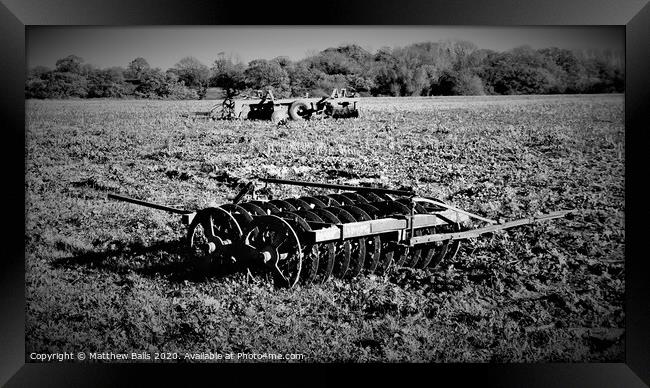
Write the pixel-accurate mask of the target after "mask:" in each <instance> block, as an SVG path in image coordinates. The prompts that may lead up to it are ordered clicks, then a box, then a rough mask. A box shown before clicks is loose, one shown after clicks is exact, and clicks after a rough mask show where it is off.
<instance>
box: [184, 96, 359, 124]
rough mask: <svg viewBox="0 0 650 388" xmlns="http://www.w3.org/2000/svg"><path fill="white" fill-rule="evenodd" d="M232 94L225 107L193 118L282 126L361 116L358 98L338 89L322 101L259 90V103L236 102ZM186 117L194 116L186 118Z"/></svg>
mask: <svg viewBox="0 0 650 388" xmlns="http://www.w3.org/2000/svg"><path fill="white" fill-rule="evenodd" d="M235 97H236V95H235V93H233V92H229V93H227V95H226V98H225V99H224V100H223V101H222V102H221V104H217V105H214V106H213V107H212V108H211V109H210V110H209V111H207V112H194V113H193V115H192V116H191V117H194V118H204V119H216V118H218V119H222V120H231V119H240V118H247V119H249V120H271V121H272V122H274V123H280V122H283V121H286V120H288V119H292V120H307V119H315V118H323V117H333V118H351V117H359V110H358V108H357V103H358V102H359V100H358V99H356V98H353V97H350V96H349V95H348V93H347V90H346V89H340V90H339V89H334V90H333V91H332V94H330V95H329V96H324V97H321V98H302V99H295V98H285V99H276V98H275V96H274V95H273V92H272V91H271V90H267V91H266V92H265V93H263V92H262V91H257V98H259V100H257V101H255V100H253V99H249V98H248V97H245V98H244V99H235ZM186 117H190V116H189V115H186Z"/></svg>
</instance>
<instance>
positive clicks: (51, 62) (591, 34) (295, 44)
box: [26, 26, 625, 70]
mask: <svg viewBox="0 0 650 388" xmlns="http://www.w3.org/2000/svg"><path fill="white" fill-rule="evenodd" d="M447 39H451V40H467V41H470V42H473V43H475V44H476V45H477V46H478V47H479V48H486V49H492V50H496V51H505V50H509V49H512V48H514V47H517V46H522V45H528V46H531V47H532V48H545V47H560V48H568V49H612V50H616V51H619V52H621V53H622V52H623V50H624V46H625V31H624V28H623V27H621V26H576V27H565V26H561V27H554V26H549V27H529V26H526V27H463V26H457V27H447V26H445V27H436V26H410V27H404V26H395V27H392V26H359V27H354V26H323V27H319V26H267V27H265V26H254V27H252V26H251V27H249V26H187V27H182V26H146V27H118V26H116V27H69V26H65V27H52V26H43V27H39V26H28V27H27V29H26V46H27V47H26V55H27V67H28V68H31V67H34V66H38V65H41V66H47V67H50V68H53V67H54V66H55V63H56V61H57V60H58V59H60V58H63V57H66V56H68V55H70V54H74V55H77V56H79V57H81V58H83V59H84V63H89V64H92V65H94V66H95V67H98V68H106V67H111V66H123V67H126V66H127V65H128V63H129V62H131V61H132V60H133V59H135V58H137V57H143V58H145V59H146V60H147V62H149V64H150V65H151V66H152V67H160V68H161V69H163V70H166V69H168V68H170V67H172V66H174V64H176V63H177V62H178V61H179V60H180V59H181V58H183V57H186V56H193V57H195V58H197V59H199V60H200V61H201V62H202V63H204V64H205V65H208V66H210V65H211V64H212V63H213V62H214V60H215V59H216V58H217V55H218V54H219V53H221V52H222V53H225V54H226V55H227V56H232V57H233V58H235V59H238V60H240V61H242V62H249V61H251V60H253V59H258V58H263V59H271V58H275V57H278V56H287V57H289V58H291V59H292V60H299V59H302V58H304V57H306V56H308V55H310V54H313V53H316V52H318V51H321V50H324V49H326V48H328V47H336V46H340V45H342V44H358V45H359V46H361V47H363V48H365V49H366V50H368V51H370V52H372V53H374V52H375V51H376V50H377V49H379V48H381V47H384V46H387V47H391V48H393V47H403V46H407V45H409V44H412V43H418V42H426V41H433V42H436V41H440V40H447Z"/></svg>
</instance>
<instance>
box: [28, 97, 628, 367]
mask: <svg viewBox="0 0 650 388" xmlns="http://www.w3.org/2000/svg"><path fill="white" fill-rule="evenodd" d="M623 102H624V101H623V96H622V95H596V96H523V97H522V96H513V97H446V98H375V99H362V102H361V104H360V105H361V109H362V112H361V117H360V118H358V119H351V120H322V121H313V122H291V123H290V124H289V127H276V126H274V125H272V124H271V123H270V122H249V121H230V122H219V121H216V122H192V121H190V120H188V119H185V118H182V117H180V115H181V114H182V113H187V112H191V111H201V110H207V109H208V108H209V107H210V106H211V105H212V102H210V101H182V102H181V101H140V100H137V101H115V100H91V101H34V100H29V101H27V103H26V104H27V105H26V112H27V113H26V150H25V152H26V184H25V192H26V204H25V206H26V217H27V221H26V225H25V252H26V287H27V288H26V299H27V311H26V348H27V349H26V351H27V354H29V353H30V352H56V351H60V352H64V351H66V352H80V351H85V352H119V353H122V352H128V353H130V352H178V354H179V355H181V357H180V358H183V356H182V355H184V354H185V353H186V352H187V353H197V352H216V353H230V352H232V353H281V354H284V353H302V354H304V355H305V358H304V359H303V360H302V361H308V362H330V361H353V362H364V361H381V362H394V361H408V362H542V361H622V360H623V354H624V348H623V344H624V336H625V333H624V330H623V327H624V319H625V317H624V312H623V293H624V267H623V258H624V237H625V233H624V151H625V149H624V110H623ZM256 175H271V176H276V177H284V178H295V179H302V180H314V181H322V182H331V183H352V184H354V183H357V182H359V181H373V182H376V183H377V184H383V185H386V186H388V187H391V188H399V187H402V186H408V187H413V188H415V189H416V190H417V191H418V192H420V193H423V194H430V195H433V196H438V197H440V198H444V199H446V200H447V201H448V202H450V203H452V204H454V205H456V206H459V207H461V208H464V209H466V210H469V211H472V212H476V213H479V214H482V215H484V216H487V217H490V218H494V219H498V218H505V219H513V218H519V217H522V216H527V215H531V214H535V213H538V212H548V211H553V210H560V209H578V210H579V211H580V212H579V213H578V214H577V215H576V216H575V217H574V218H572V219H561V220H556V221H551V222H548V223H544V224H536V225H532V226H525V227H521V228H517V229H513V230H511V231H509V232H500V233H496V234H494V235H492V236H487V237H484V238H480V239H474V240H470V241H468V242H466V243H465V244H464V245H463V246H462V248H461V250H460V252H459V254H458V256H457V257H456V258H455V259H454V260H453V262H443V263H441V265H440V266H439V267H437V268H436V269H435V270H413V269H407V268H404V269H397V270H395V271H392V272H391V273H389V274H388V275H387V276H385V277H377V276H367V275H366V276H362V277H360V278H359V279H357V280H354V281H340V280H333V281H330V282H328V283H327V284H325V285H319V286H298V287H297V288H295V289H292V290H275V289H273V288H271V287H270V286H269V285H268V284H266V283H256V282H255V281H253V280H251V279H249V278H248V277H247V276H246V275H245V274H242V273H224V272H223V271H219V270H215V271H208V272H206V271H202V270H200V269H198V268H197V267H196V266H195V265H193V264H192V263H191V260H190V258H188V257H187V255H186V253H185V251H184V250H183V241H182V239H183V237H184V232H185V228H184V226H183V225H182V224H181V222H180V217H179V216H177V215H173V214H167V213H164V212H160V211H157V210H153V209H148V208H142V207H137V206H135V205H131V204H125V203H117V202H114V201H107V200H106V194H107V193H108V192H117V193H121V194H124V195H128V196H132V197H136V198H140V199H144V200H149V201H153V202H157V203H162V204H166V205H170V206H176V207H181V208H187V209H193V210H194V209H200V208H203V207H205V206H207V205H208V204H210V203H213V202H216V203H223V202H227V200H226V195H229V194H233V193H234V192H235V190H234V185H235V182H236V181H237V180H238V179H250V178H252V177H254V176H256ZM269 188H271V189H272V190H273V193H274V194H276V195H277V196H279V197H288V196H297V195H299V194H304V193H313V192H316V189H300V188H297V187H279V186H278V187H269ZM28 361H29V360H28ZM185 361H187V360H185ZM240 361H241V360H240Z"/></svg>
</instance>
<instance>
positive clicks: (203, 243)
mask: <svg viewBox="0 0 650 388" xmlns="http://www.w3.org/2000/svg"><path fill="white" fill-rule="evenodd" d="M241 236H242V230H241V226H240V225H239V223H238V222H237V220H236V219H235V217H233V216H232V215H231V214H230V213H228V212H227V211H226V210H224V209H222V208H220V207H209V208H206V209H203V210H200V211H199V212H197V213H196V216H194V219H193V220H192V222H191V223H190V226H189V227H188V232H187V241H188V245H189V247H190V250H191V252H192V253H193V254H194V255H195V256H197V257H203V258H205V257H207V256H208V255H210V254H212V253H215V252H221V253H223V251H224V250H225V247H226V246H227V245H230V244H232V243H233V242H234V241H237V240H238V239H239V238H240V237H241Z"/></svg>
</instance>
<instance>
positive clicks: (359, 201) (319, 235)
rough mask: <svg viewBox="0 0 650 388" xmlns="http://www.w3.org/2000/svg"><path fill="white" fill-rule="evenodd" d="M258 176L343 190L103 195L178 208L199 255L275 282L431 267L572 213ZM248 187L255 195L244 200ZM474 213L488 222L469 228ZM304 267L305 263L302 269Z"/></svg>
mask: <svg viewBox="0 0 650 388" xmlns="http://www.w3.org/2000/svg"><path fill="white" fill-rule="evenodd" d="M258 180H259V181H261V182H264V183H265V184H269V183H272V184H281V185H283V184H287V185H298V186H303V187H317V188H327V189H336V190H338V191H344V192H343V193H339V194H330V195H327V196H315V197H301V198H289V199H286V200H279V199H273V200H266V201H260V200H257V199H256V195H255V194H256V193H255V183H254V182H249V183H248V184H247V185H246V186H245V187H244V188H243V189H242V190H241V191H240V192H239V193H238V194H237V195H236V196H234V197H233V198H232V202H231V203H227V204H223V205H221V206H216V207H209V208H206V209H202V210H199V211H190V210H183V209H178V208H174V207H169V206H165V205H160V204H155V203H151V202H147V201H142V200H138V199H134V198H129V197H125V196H121V195H117V194H109V195H108V198H110V199H114V200H118V201H123V202H130V203H133V204H137V205H141V206H146V207H150V208H154V209H158V210H163V211H167V212H170V213H175V214H180V215H181V216H182V222H183V223H184V224H186V225H188V245H189V246H190V248H191V249H192V250H193V251H194V253H195V254H196V255H197V256H204V257H207V258H213V257H220V258H222V259H223V258H227V259H230V260H232V261H235V262H243V263H244V264H245V266H246V267H255V266H257V267H259V266H262V267H266V268H267V269H270V272H271V274H272V275H273V280H274V283H275V284H276V285H278V286H285V287H292V286H294V285H295V284H296V283H297V282H298V281H299V280H303V282H304V283H312V282H324V281H326V280H327V279H328V278H330V277H331V276H332V275H335V276H339V277H348V278H350V277H356V276H358V275H359V274H360V273H361V272H362V271H363V270H364V269H365V270H366V271H368V272H376V273H384V272H385V271H386V270H388V269H389V268H390V267H393V266H403V265H410V266H416V267H419V268H424V267H427V266H435V265H437V264H438V263H439V262H440V261H441V260H443V259H446V260H451V259H453V257H454V256H455V254H456V253H457V252H458V249H459V246H460V245H459V244H460V242H461V241H462V240H466V239H469V238H476V237H479V236H481V235H483V234H487V233H493V232H496V231H499V230H504V229H509V228H514V227H518V226H522V225H527V224H532V223H535V222H541V221H548V220H552V219H557V218H562V217H566V216H568V215H569V214H571V213H573V212H574V211H573V210H561V211H555V212H551V213H548V214H542V215H537V216H533V217H528V218H521V219H517V220H511V221H507V222H497V221H495V220H491V219H488V218H485V217H482V216H480V215H477V214H473V213H470V212H468V211H465V210H462V209H459V208H456V207H454V206H451V205H448V204H445V203H444V202H442V201H440V200H438V199H435V198H429V197H421V196H417V195H416V193H415V192H414V191H412V190H392V189H384V188H372V187H365V186H348V185H337V184H329V183H318V182H304V181H293V180H282V179H274V178H258ZM248 194H250V196H251V197H252V199H253V200H252V201H248V202H242V200H243V199H244V197H246V196H247V195H248ZM319 198H320V199H319ZM321 199H322V200H323V201H321ZM324 201H327V203H325V202H324ZM472 220H477V221H480V222H483V223H487V224H488V225H487V226H483V227H479V228H471V225H472V222H471V221H472ZM436 253H437V254H436ZM303 266H304V267H305V268H306V269H305V271H303V272H302V273H301V269H302V268H303Z"/></svg>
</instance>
